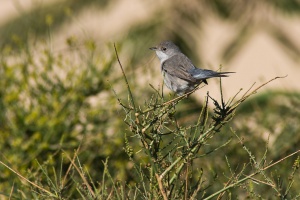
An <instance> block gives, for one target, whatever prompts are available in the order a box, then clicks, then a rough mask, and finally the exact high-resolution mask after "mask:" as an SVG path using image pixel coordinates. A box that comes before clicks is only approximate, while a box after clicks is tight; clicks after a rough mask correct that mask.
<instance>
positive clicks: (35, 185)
mask: <svg viewBox="0 0 300 200" xmlns="http://www.w3.org/2000/svg"><path fill="white" fill-rule="evenodd" d="M0 164H2V165H4V166H5V167H6V168H7V169H9V170H10V171H12V172H13V173H15V174H16V175H18V176H19V177H20V178H21V179H23V180H25V181H26V182H28V183H29V184H31V185H32V186H34V187H36V188H38V189H40V190H42V191H44V192H46V193H47V194H49V195H50V196H51V197H56V198H57V196H56V195H54V194H52V193H51V192H50V191H48V190H46V189H44V188H42V187H41V186H39V185H37V184H35V183H33V182H31V181H30V180H28V179H27V178H25V177H24V176H22V175H21V174H20V173H19V172H17V171H15V170H14V169H12V168H11V167H9V166H8V165H6V164H5V163H3V162H2V161H0Z"/></svg>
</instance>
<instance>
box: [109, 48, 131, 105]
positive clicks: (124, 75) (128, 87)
mask: <svg viewBox="0 0 300 200" xmlns="http://www.w3.org/2000/svg"><path fill="white" fill-rule="evenodd" d="M114 48H115V53H116V57H117V60H118V63H119V65H120V68H121V70H122V73H123V77H124V79H125V82H126V85H127V89H128V92H129V98H130V101H131V104H132V106H133V108H134V110H136V108H135V104H134V100H133V96H132V93H131V90H130V86H129V83H128V80H127V77H126V74H125V72H124V69H123V66H122V63H121V61H120V59H119V55H118V51H117V47H116V44H115V43H114Z"/></svg>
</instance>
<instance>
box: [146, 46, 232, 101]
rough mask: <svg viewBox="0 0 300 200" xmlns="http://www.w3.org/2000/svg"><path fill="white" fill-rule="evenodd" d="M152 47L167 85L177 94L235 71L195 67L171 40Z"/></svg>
mask: <svg viewBox="0 0 300 200" xmlns="http://www.w3.org/2000/svg"><path fill="white" fill-rule="evenodd" d="M150 49H151V50H154V51H155V52H156V55H157V57H158V58H159V60H160V64H161V72H162V75H163V77H164V83H165V85H166V86H167V87H168V88H169V89H170V90H172V91H174V92H176V93H177V95H183V94H185V93H187V92H190V91H192V90H193V89H194V88H195V87H196V86H198V85H199V84H200V83H202V82H203V83H205V84H207V81H206V79H209V78H214V77H227V75H226V74H228V73H234V72H215V71H212V70H207V69H199V68H197V67H195V66H194V65H193V63H192V61H191V60H190V59H189V58H188V57H187V56H186V55H184V54H183V53H182V52H181V51H180V49H179V48H178V47H177V46H176V45H175V44H174V43H173V42H171V41H164V42H162V43H160V44H159V45H158V46H156V47H151V48H150Z"/></svg>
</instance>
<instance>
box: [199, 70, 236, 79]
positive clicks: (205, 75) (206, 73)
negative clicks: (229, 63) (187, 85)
mask: <svg viewBox="0 0 300 200" xmlns="http://www.w3.org/2000/svg"><path fill="white" fill-rule="evenodd" d="M231 73H235V72H216V71H212V70H207V69H199V68H196V69H195V70H194V71H193V77H194V78H196V79H198V80H203V79H209V78H214V77H228V74H231Z"/></svg>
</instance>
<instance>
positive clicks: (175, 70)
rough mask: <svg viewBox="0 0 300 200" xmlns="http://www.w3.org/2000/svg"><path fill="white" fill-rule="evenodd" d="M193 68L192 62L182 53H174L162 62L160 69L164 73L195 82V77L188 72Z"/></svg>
mask: <svg viewBox="0 0 300 200" xmlns="http://www.w3.org/2000/svg"><path fill="white" fill-rule="evenodd" d="M194 68H195V67H194V65H193V64H192V62H191V61H190V60H189V59H188V58H187V57H186V56H185V55H183V54H178V55H174V56H172V57H171V58H169V59H167V60H166V61H165V62H163V63H162V70H163V71H165V72H166V73H168V74H170V75H172V76H175V77H178V78H180V79H183V80H186V81H188V82H195V83H196V82H198V80H197V78H195V77H193V76H192V74H191V73H190V71H191V70H193V69H194Z"/></svg>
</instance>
